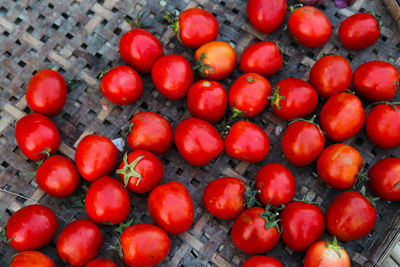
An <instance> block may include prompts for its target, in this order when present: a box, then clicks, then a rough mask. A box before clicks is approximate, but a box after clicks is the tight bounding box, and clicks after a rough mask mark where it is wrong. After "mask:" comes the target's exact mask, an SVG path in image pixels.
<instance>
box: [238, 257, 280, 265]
mask: <svg viewBox="0 0 400 267" xmlns="http://www.w3.org/2000/svg"><path fill="white" fill-rule="evenodd" d="M241 267H285V266H284V265H283V264H282V262H281V261H280V260H278V259H276V258H273V257H268V256H253V257H251V258H249V259H247V260H246V261H245V262H243V264H242V266H241Z"/></svg>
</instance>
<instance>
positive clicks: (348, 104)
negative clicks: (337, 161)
mask: <svg viewBox="0 0 400 267" xmlns="http://www.w3.org/2000/svg"><path fill="white" fill-rule="evenodd" d="M364 121H365V111H364V108H363V106H362V104H361V101H360V99H359V98H358V97H356V96H355V95H353V94H350V93H338V94H335V95H333V96H332V97H330V98H329V99H328V101H326V102H325V104H324V105H323V106H322V109H321V113H320V117H319V124H320V125H321V129H322V130H323V131H324V132H325V134H326V137H328V138H329V139H331V140H334V141H344V140H346V139H349V138H350V137H353V136H354V135H356V134H357V133H358V132H359V131H360V130H361V129H362V127H363V125H364Z"/></svg>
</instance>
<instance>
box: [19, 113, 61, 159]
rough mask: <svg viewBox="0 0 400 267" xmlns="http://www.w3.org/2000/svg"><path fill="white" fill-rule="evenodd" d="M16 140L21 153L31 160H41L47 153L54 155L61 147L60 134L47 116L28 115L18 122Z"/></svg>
mask: <svg viewBox="0 0 400 267" xmlns="http://www.w3.org/2000/svg"><path fill="white" fill-rule="evenodd" d="M15 139H17V144H18V146H19V148H20V149H21V152H22V153H23V154H24V155H25V156H26V157H27V158H28V159H31V160H41V159H44V158H45V157H46V156H47V153H46V152H48V153H50V154H53V153H54V152H56V151H57V150H58V147H59V146H60V142H61V141H60V133H59V132H58V130H57V127H56V125H55V124H54V122H52V121H51V120H50V119H49V118H47V117H46V116H43V115H41V114H38V113H31V114H28V115H26V116H24V117H22V118H21V119H19V120H18V121H17V124H16V125H15Z"/></svg>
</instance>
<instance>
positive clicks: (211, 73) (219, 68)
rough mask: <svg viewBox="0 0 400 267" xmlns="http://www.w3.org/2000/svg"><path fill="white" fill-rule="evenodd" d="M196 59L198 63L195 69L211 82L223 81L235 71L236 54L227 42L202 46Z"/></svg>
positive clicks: (215, 42)
mask: <svg viewBox="0 0 400 267" xmlns="http://www.w3.org/2000/svg"><path fill="white" fill-rule="evenodd" d="M194 58H195V60H196V61H197V65H196V67H195V69H198V70H199V73H200V75H201V76H202V77H204V78H207V79H211V80H222V79H224V78H226V77H228V76H229V74H231V73H232V72H233V70H234V69H235V65H236V52H235V50H234V49H233V48H232V46H230V45H229V44H228V43H226V42H221V41H212V42H208V43H206V44H204V45H202V46H200V47H199V48H198V49H197V50H196V52H195V54H194Z"/></svg>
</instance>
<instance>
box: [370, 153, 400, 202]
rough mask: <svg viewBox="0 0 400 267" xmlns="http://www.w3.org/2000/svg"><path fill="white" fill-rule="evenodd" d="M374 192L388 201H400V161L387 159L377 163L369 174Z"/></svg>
mask: <svg viewBox="0 0 400 267" xmlns="http://www.w3.org/2000/svg"><path fill="white" fill-rule="evenodd" d="M368 177H369V180H368V183H369V186H370V187H371V189H372V191H374V192H375V194H377V195H378V196H379V197H380V198H382V199H384V200H388V201H399V200H400V187H399V186H400V159H398V158H393V157H390V158H386V159H382V160H380V161H378V162H377V163H375V164H374V165H373V166H372V167H371V169H369V172H368Z"/></svg>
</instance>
